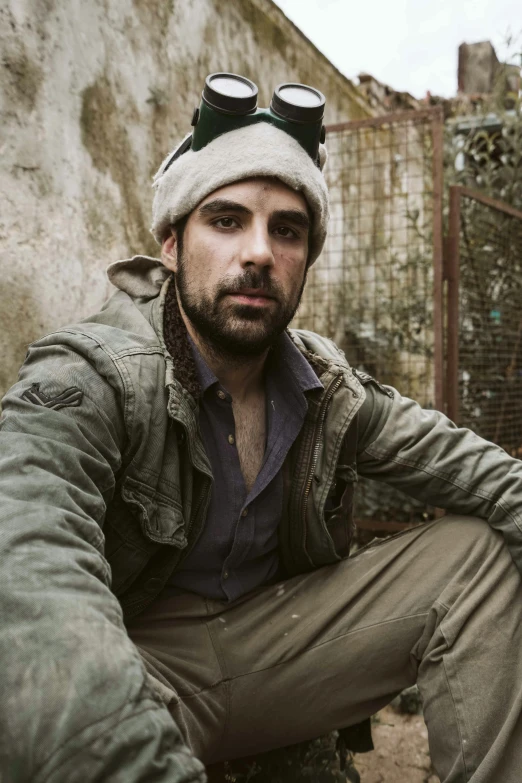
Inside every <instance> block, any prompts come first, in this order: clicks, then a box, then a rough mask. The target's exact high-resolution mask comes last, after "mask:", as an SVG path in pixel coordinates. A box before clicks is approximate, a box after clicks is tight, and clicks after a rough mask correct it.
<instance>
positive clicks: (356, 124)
mask: <svg viewBox="0 0 522 783" xmlns="http://www.w3.org/2000/svg"><path fill="white" fill-rule="evenodd" d="M441 113H442V107H441V106H434V107H432V108H429V109H419V110H416V109H405V110H404V111H395V112H391V113H390V114H381V115H380V116H379V117H367V118H365V119H364V120H349V121H348V122H337V123H333V124H332V125H327V126H326V132H327V133H330V132H331V133H337V132H339V131H344V130H356V129H357V128H378V127H379V126H381V125H390V124H393V123H396V122H407V121H408V120H412V121H413V122H415V123H417V122H423V121H425V120H432V119H433V118H435V117H439V116H440V115H441Z"/></svg>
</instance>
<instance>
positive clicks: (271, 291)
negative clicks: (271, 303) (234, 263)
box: [217, 269, 282, 300]
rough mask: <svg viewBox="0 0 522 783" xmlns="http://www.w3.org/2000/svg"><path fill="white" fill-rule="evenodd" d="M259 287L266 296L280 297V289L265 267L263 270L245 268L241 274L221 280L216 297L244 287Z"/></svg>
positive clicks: (235, 291)
mask: <svg viewBox="0 0 522 783" xmlns="http://www.w3.org/2000/svg"><path fill="white" fill-rule="evenodd" d="M251 288H255V289H259V290H262V291H263V292H264V293H265V294H266V295H267V296H270V297H272V298H273V299H277V300H279V299H280V298H281V294H282V292H281V289H280V286H279V285H278V284H277V283H274V281H273V280H272V279H271V277H270V272H269V271H268V270H267V269H264V270H257V271H255V270H253V269H252V270H247V271H246V272H244V273H243V274H241V275H236V276H235V277H231V278H229V279H228V280H226V281H223V282H222V283H221V284H220V285H219V287H218V291H217V297H218V298H220V297H222V296H226V295H227V294H232V293H240V292H241V291H242V290H244V289H245V290H246V289H251Z"/></svg>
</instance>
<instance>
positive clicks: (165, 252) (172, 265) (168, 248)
mask: <svg viewBox="0 0 522 783" xmlns="http://www.w3.org/2000/svg"><path fill="white" fill-rule="evenodd" d="M170 232H171V233H170V235H169V236H168V237H166V238H165V239H164V240H163V244H162V245H161V262H162V264H164V266H166V267H167V269H170V271H171V272H177V271H178V239H177V236H176V231H175V229H174V228H171V229H170Z"/></svg>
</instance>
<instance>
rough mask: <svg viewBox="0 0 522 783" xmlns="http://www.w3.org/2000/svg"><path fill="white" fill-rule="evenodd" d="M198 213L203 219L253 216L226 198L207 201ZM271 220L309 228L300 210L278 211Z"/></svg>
mask: <svg viewBox="0 0 522 783" xmlns="http://www.w3.org/2000/svg"><path fill="white" fill-rule="evenodd" d="M198 212H199V214H200V215H201V216H203V217H204V216H205V215H218V214H220V213H221V212H239V213H241V214H243V215H252V214H253V213H252V210H250V209H248V207H245V205H244V204H240V203H239V202H237V201H231V200H230V199H226V198H216V199H214V200H213V201H208V202H207V203H206V204H203V206H202V207H200V208H199V209H198ZM271 220H283V221H285V220H288V221H289V222H291V223H294V225H297V226H300V227H301V228H305V229H309V228H310V218H309V216H308V215H307V213H306V212H304V211H303V210H301V209H278V210H277V211H276V212H274V213H273V214H272V215H271Z"/></svg>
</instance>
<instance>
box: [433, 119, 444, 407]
mask: <svg viewBox="0 0 522 783" xmlns="http://www.w3.org/2000/svg"><path fill="white" fill-rule="evenodd" d="M443 134H444V115H443V111H442V106H438V107H436V109H435V111H434V112H433V115H432V120H431V140H432V180H433V194H432V199H433V340H434V342H433V370H434V382H435V408H436V409H437V410H439V411H444V409H445V402H446V401H445V399H444V398H445V396H446V395H445V393H444V301H443V296H444V293H443V285H444V282H443V280H444V269H443V254H442V247H443V228H442V196H443V188H444V168H443V166H444V163H443V155H444V151H443V143H444V138H443Z"/></svg>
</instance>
